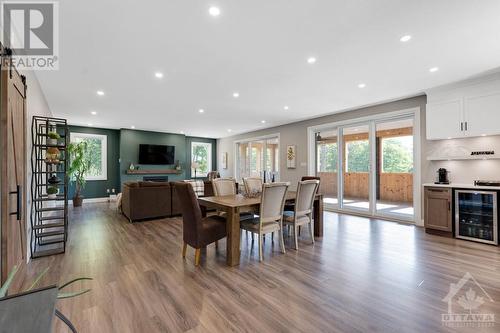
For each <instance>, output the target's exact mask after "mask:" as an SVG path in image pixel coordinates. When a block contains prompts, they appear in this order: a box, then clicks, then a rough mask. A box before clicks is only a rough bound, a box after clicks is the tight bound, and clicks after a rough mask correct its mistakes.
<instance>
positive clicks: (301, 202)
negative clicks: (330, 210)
mask: <svg viewBox="0 0 500 333" xmlns="http://www.w3.org/2000/svg"><path fill="white" fill-rule="evenodd" d="M318 187H319V180H315V179H311V180H304V181H300V182H299V184H298V186H297V198H296V199H295V216H303V215H306V214H310V213H311V212H312V210H313V204H314V197H315V196H316V192H317V191H318Z"/></svg>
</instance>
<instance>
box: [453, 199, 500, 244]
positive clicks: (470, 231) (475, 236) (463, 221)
mask: <svg viewBox="0 0 500 333" xmlns="http://www.w3.org/2000/svg"><path fill="white" fill-rule="evenodd" d="M497 202H498V201H497V192H494V191H474V190H456V191H455V237H456V238H462V239H467V240H472V241H475V242H482V243H488V244H495V245H498V211H497V210H498V205H497Z"/></svg>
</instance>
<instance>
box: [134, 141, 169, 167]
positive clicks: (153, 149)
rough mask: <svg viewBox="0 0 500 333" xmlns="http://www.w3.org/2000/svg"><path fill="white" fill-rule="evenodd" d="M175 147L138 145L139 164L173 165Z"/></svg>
mask: <svg viewBox="0 0 500 333" xmlns="http://www.w3.org/2000/svg"><path fill="white" fill-rule="evenodd" d="M174 158H175V146H164V145H144V144H140V145H139V164H174Z"/></svg>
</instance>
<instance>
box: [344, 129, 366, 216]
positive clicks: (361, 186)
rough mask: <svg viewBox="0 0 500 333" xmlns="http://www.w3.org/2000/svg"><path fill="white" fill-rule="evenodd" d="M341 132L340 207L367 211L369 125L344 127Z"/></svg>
mask: <svg viewBox="0 0 500 333" xmlns="http://www.w3.org/2000/svg"><path fill="white" fill-rule="evenodd" d="M342 132H343V133H342V139H343V140H342V141H343V152H342V155H343V156H342V157H343V163H342V165H343V167H342V169H343V170H342V179H343V182H342V188H343V192H342V193H343V195H342V208H345V209H355V210H362V211H369V209H370V156H371V153H370V140H369V133H370V127H369V125H359V126H354V127H345V128H343V131H342Z"/></svg>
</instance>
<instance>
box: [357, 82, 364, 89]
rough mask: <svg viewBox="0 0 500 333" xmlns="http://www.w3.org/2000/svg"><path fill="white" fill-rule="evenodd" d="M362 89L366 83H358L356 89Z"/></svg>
mask: <svg viewBox="0 0 500 333" xmlns="http://www.w3.org/2000/svg"><path fill="white" fill-rule="evenodd" d="M364 87H366V83H360V84H358V88H361V89H363V88H364Z"/></svg>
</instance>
